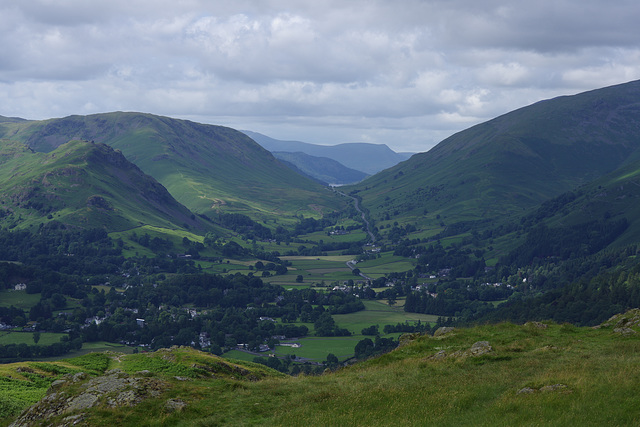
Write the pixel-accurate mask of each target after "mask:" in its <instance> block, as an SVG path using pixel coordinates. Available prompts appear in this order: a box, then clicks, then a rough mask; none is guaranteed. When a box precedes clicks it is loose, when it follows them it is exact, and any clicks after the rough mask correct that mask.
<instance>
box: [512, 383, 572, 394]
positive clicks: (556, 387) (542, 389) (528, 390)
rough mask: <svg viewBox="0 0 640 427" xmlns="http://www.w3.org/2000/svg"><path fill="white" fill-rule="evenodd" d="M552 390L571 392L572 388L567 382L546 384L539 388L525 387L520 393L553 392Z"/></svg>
mask: <svg viewBox="0 0 640 427" xmlns="http://www.w3.org/2000/svg"><path fill="white" fill-rule="evenodd" d="M552 392H563V393H570V392H571V390H570V389H569V388H568V387H567V385H566V384H552V385H545V386H543V387H540V388H539V389H535V388H531V387H524V388H521V389H520V390H518V394H533V393H552Z"/></svg>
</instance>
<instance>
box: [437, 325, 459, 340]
mask: <svg viewBox="0 0 640 427" xmlns="http://www.w3.org/2000/svg"><path fill="white" fill-rule="evenodd" d="M455 329H456V328H454V327H452V326H442V327H440V328H438V329H436V331H435V332H434V333H433V337H434V338H436V337H440V336H442V335H446V334H449V333H451V332H453V331H454V330H455Z"/></svg>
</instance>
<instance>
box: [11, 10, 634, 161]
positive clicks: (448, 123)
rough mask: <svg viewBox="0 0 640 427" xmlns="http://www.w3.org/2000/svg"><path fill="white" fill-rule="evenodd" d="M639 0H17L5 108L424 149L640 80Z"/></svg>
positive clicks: (32, 114)
mask: <svg viewBox="0 0 640 427" xmlns="http://www.w3.org/2000/svg"><path fill="white" fill-rule="evenodd" d="M638 22H640V6H638V5H637V2H636V1H635V0H633V1H632V0H617V1H615V2H610V1H609V2H604V1H599V0H542V1H536V2H521V1H515V0H514V1H497V0H488V1H482V2H478V1H470V0H403V1H401V2H392V1H382V0H380V1H371V0H366V1H365V0H362V1H360V0H354V1H331V0H328V1H313V2H311V1H299V0H255V1H250V0H244V1H243V0H239V1H234V2H222V1H206V0H184V1H175V0H172V1H165V0H128V1H124V0H111V1H108V2H107V1H91V2H88V1H85V0H30V1H19V0H9V1H6V2H2V3H1V4H0V43H1V45H2V46H3V54H2V55H0V96H1V97H2V99H3V100H4V102H3V105H2V106H1V107H0V114H2V115H5V116H19V117H25V118H34V119H41V118H50V117H60V116H65V115H70V114H90V113H95V112H106V111H114V110H126V111H144V112H151V113H155V114H163V115H169V116H173V117H182V118H189V119H192V120H197V121H201V122H205V123H213V124H223V125H229V126H232V127H235V128H239V129H250V130H254V131H258V132H262V133H266V134H268V135H269V136H272V137H275V138H280V139H299V140H304V141H308V142H315V143H326V144H335V143H340V142H353V141H366V142H375V143H386V144H387V145H389V146H390V147H392V148H393V149H395V150H397V151H426V150H428V149H429V148H430V147H432V146H433V145H434V144H435V143H437V142H439V141H440V140H441V139H443V138H445V137H446V136H449V135H450V134H452V133H454V132H456V131H458V130H461V129H464V128H466V127H468V126H470V125H472V124H475V123H478V122H480V121H484V120H487V119H490V118H492V117H495V116H496V115H499V114H502V113H505V112H507V111H510V110H512V109H515V108H518V107H521V106H524V105H527V104H530V103H532V102H535V101H538V100H540V99H544V98H549V97H553V96H557V95H563V94H571V93H577V92H581V91H584V90H589V89H594V88H598V87H602V86H607V85H611V84H617V83H622V82H626V81H630V80H634V79H638V78H640V26H638V25H637V23H638Z"/></svg>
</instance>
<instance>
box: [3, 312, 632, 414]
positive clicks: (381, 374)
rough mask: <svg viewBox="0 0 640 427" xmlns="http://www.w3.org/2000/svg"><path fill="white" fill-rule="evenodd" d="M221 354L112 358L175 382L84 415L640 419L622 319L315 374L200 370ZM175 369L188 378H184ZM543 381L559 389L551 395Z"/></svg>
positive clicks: (532, 328)
mask: <svg viewBox="0 0 640 427" xmlns="http://www.w3.org/2000/svg"><path fill="white" fill-rule="evenodd" d="M635 316H636V318H637V319H638V320H640V314H638V313H636V314H635ZM479 341H488V342H489V344H490V346H491V347H492V351H491V352H489V353H486V354H483V355H480V356H472V355H470V354H469V353H468V350H469V349H470V348H471V347H472V345H473V344H474V343H476V342H479ZM176 351H179V352H182V353H175V352H176ZM439 352H444V353H440V354H441V355H442V357H441V358H434V357H433V356H434V355H436V354H438V353H439ZM464 352H467V353H464ZM217 360H222V359H218V358H215V356H210V355H203V354H202V353H198V352H195V351H193V350H186V349H185V350H174V351H173V352H167V351H164V352H159V353H154V354H151V355H129V356H118V357H113V356H110V362H109V365H108V368H109V369H111V368H114V367H119V368H121V369H123V370H124V371H125V372H129V373H130V374H132V375H133V374H134V373H135V372H138V371H140V370H143V369H146V370H147V371H149V372H148V373H147V374H146V375H153V376H155V377H156V378H160V379H162V380H163V381H165V382H166V383H167V384H168V385H169V387H168V388H167V389H166V390H165V391H164V392H163V394H162V395H161V396H159V397H153V398H149V399H147V400H145V401H143V402H142V403H140V404H139V405H138V406H135V407H127V408H118V409H109V408H106V407H105V408H93V409H90V410H86V411H85V412H86V414H85V417H86V419H85V421H86V422H87V423H88V424H89V425H97V426H99V425H134V424H135V425H181V426H211V425H287V426H308V425H322V426H352V425H367V426H383V425H384V426H387V425H402V426H406V425H437V426H466V425H469V426H470V425H473V426H477V425H486V426H489V425H491V426H494V425H569V426H571V425H586V426H596V425H597V426H601V425H638V423H639V422H640V369H638V368H639V367H640V337H638V336H637V334H628V335H623V334H621V333H616V332H614V326H609V327H603V328H601V329H592V328H576V327H574V326H571V325H556V324H549V326H548V327H547V328H541V327H539V325H538V326H536V325H525V326H519V325H513V324H499V325H488V326H480V327H475V328H470V329H457V330H454V331H453V332H451V333H448V334H445V335H443V336H440V337H436V338H434V337H430V336H419V337H414V340H413V341H411V342H409V343H408V344H407V345H404V346H402V347H400V348H398V349H397V350H395V351H393V352H391V353H389V354H387V355H384V356H382V357H379V358H376V359H372V360H369V361H367V362H364V363H360V364H357V365H354V366H351V367H348V368H343V369H341V370H339V371H337V372H334V373H330V374H325V375H322V376H319V377H304V376H301V377H297V378H292V377H282V376H281V375H278V374H277V373H275V372H273V371H270V370H268V369H265V368H260V367H256V366H255V365H252V364H246V363H245V362H234V363H245V365H243V368H242V369H243V370H235V368H234V369H233V370H229V369H228V368H226V369H227V370H226V371H225V370H224V369H223V371H220V372H216V373H215V374H214V375H213V376H212V375H209V374H207V371H206V370H203V369H202V368H201V366H203V365H206V366H212V367H216V366H221V365H218V362H216V361H217ZM97 361H99V359H88V360H86V361H85V362H84V364H85V366H88V365H89V364H95V363H96V362H97ZM174 365H176V366H174ZM90 366H94V365H90ZM7 369H10V367H7V366H5V367H4V370H3V371H2V372H3V375H6V374H7V372H8V371H7ZM95 369H96V368H95V367H94V371H95ZM203 372H204V374H203ZM225 372H226V373H225ZM237 372H243V374H242V375H236V373H237ZM178 375H180V376H181V378H182V377H185V378H188V380H176V378H177V376H178ZM14 378H15V377H14ZM256 380H257V381H256ZM547 386H554V387H548V388H549V391H546V389H544V388H543V387H547ZM527 388H528V389H527ZM525 389H526V390H528V391H529V393H525V392H523V390H525ZM170 398H174V399H175V398H179V399H181V400H182V401H184V402H185V403H186V407H185V408H184V409H183V410H182V411H180V412H179V413H176V412H171V411H168V410H167V409H166V407H165V402H166V401H167V399H170Z"/></svg>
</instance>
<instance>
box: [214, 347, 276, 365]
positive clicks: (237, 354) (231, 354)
mask: <svg viewBox="0 0 640 427" xmlns="http://www.w3.org/2000/svg"><path fill="white" fill-rule="evenodd" d="M267 354H269V353H267V352H265V353H264V356H266V355H267ZM222 357H224V358H225V359H231V360H244V361H245V362H253V359H254V358H256V357H259V356H256V355H255V354H250V353H245V352H244V351H240V350H230V351H227V352H226V353H224V354H223V355H222Z"/></svg>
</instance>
